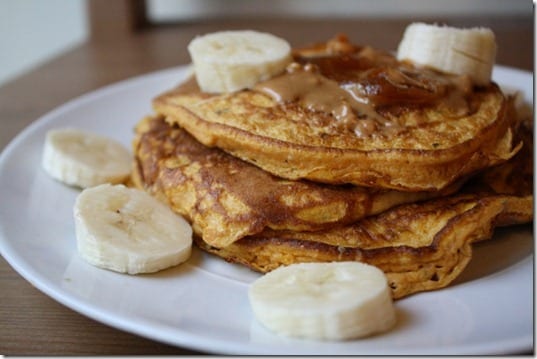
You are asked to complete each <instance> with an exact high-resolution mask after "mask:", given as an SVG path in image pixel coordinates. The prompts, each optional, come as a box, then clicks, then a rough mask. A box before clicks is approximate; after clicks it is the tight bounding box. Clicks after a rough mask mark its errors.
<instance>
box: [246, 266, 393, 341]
mask: <svg viewBox="0 0 537 359" xmlns="http://www.w3.org/2000/svg"><path fill="white" fill-rule="evenodd" d="M387 283H388V282H387V279H386V276H385V274H384V273H383V272H382V271H381V270H380V269H378V268H377V267H374V266H371V265H368V264H364V263H359V262H332V263H299V264H292V265H289V266H286V267H280V268H278V269H276V270H274V271H272V272H269V273H267V274H265V275H264V276H263V277H261V278H259V279H257V280H256V281H254V282H253V283H252V285H251V286H250V288H249V292H248V295H249V300H250V304H251V307H252V311H253V312H254V315H255V317H256V318H257V320H258V321H259V322H260V323H261V324H263V325H264V326H265V327H267V328H268V329H270V330H272V331H274V332H276V333H279V334H282V335H285V336H292V337H301V338H307V339H315V340H347V339H353V338H359V337H364V336H368V335H371V334H374V333H379V332H383V331H386V330H388V329H390V328H391V327H392V326H393V325H394V324H395V321H396V315H395V309H394V305H393V300H392V297H391V292H390V290H389V288H388V284H387Z"/></svg>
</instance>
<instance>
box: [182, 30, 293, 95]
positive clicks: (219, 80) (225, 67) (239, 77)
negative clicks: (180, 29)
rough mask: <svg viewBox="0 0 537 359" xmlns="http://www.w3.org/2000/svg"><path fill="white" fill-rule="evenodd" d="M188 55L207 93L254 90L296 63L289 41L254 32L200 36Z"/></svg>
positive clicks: (199, 82) (226, 32)
mask: <svg viewBox="0 0 537 359" xmlns="http://www.w3.org/2000/svg"><path fill="white" fill-rule="evenodd" d="M188 51H189V53H190V57H191V58H192V62H193V64H194V70H195V74H196V80H197V82H198V85H199V87H200V88H201V89H202V90H203V91H204V92H207V93H222V92H233V91H238V90H242V89H245V88H250V87H252V86H253V85H255V84H256V83H257V82H259V81H262V80H267V79H269V78H270V77H272V76H274V75H277V74H279V73H280V72H282V71H283V70H284V69H285V67H286V66H287V65H288V64H289V63H290V62H291V61H292V57H291V46H290V45H289V43H288V42H287V41H286V40H284V39H281V38H279V37H277V36H274V35H272V34H268V33H262V32H257V31H252V30H241V31H220V32H215V33H211V34H207V35H204V36H199V37H196V38H195V39H194V40H192V41H191V42H190V44H189V45H188Z"/></svg>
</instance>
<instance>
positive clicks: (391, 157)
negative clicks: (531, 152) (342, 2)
mask: <svg viewBox="0 0 537 359" xmlns="http://www.w3.org/2000/svg"><path fill="white" fill-rule="evenodd" d="M295 61H296V64H295V65H294V67H290V69H289V70H288V72H287V73H285V74H282V75H281V76H280V77H277V78H273V79H271V80H268V81H267V82H262V83H260V84H258V85H257V86H256V88H254V89H249V90H243V91H239V92H234V93H228V94H221V95H207V94H205V93H202V92H200V91H199V90H196V86H193V84H192V83H191V82H190V83H189V84H188V85H185V86H182V87H179V88H178V89H174V90H171V91H169V92H166V93H164V94H162V95H160V96H158V97H157V98H156V99H155V100H154V101H153V107H154V109H155V110H156V112H157V113H160V114H163V115H165V116H167V120H168V121H170V123H176V124H179V125H180V126H181V127H183V128H184V129H185V130H186V131H187V132H189V133H190V134H191V135H192V136H193V137H195V138H196V139H197V140H198V141H199V142H201V143H203V144H204V145H206V146H211V147H219V148H221V149H223V150H224V151H226V152H228V153H230V154H232V155H233V156H236V157H238V158H241V159H243V160H245V161H248V162H250V163H252V164H254V165H256V166H258V167H260V168H262V169H264V170H265V171H268V172H270V173H272V174H274V175H277V176H280V177H282V178H287V179H291V180H295V179H308V180H312V181H318V182H324V183H331V184H342V183H352V184H355V185H359V186H367V187H376V188H391V189H397V190H401V191H424V190H439V189H442V188H445V187H446V186H448V185H450V184H452V183H454V182H456V181H457V180H459V179H460V178H464V177H466V176H468V175H470V174H473V173H476V172H478V171H480V170H482V169H485V168H487V167H490V166H493V165H496V164H499V163H502V162H504V161H506V160H508V159H509V158H511V157H512V156H513V155H514V154H515V153H516V152H517V150H518V149H519V148H520V147H519V143H517V142H515V141H513V134H514V132H515V131H516V127H517V125H518V123H517V119H516V116H513V115H512V103H511V101H509V100H508V99H506V98H505V97H504V95H503V94H502V92H501V91H500V89H499V88H498V86H497V85H496V84H494V83H491V84H490V85H489V86H487V87H472V86H471V84H469V83H468V82H467V81H465V78H462V77H453V76H450V75H444V74H440V73H436V72H434V71H432V70H428V69H423V68H416V67H414V66H413V65H411V64H408V63H401V62H398V61H396V60H395V59H394V58H393V56H391V55H389V54H386V53H383V52H380V51H376V50H373V49H371V48H369V47H360V46H355V45H352V44H349V43H348V42H347V41H346V40H345V39H344V38H341V37H340V38H336V39H334V40H332V41H331V42H329V43H328V44H327V45H326V46H324V47H323V46H317V47H313V48H309V49H302V50H297V51H296V52H295ZM308 66H309V67H308ZM312 69H313V70H312ZM290 79H292V81H291V80H290ZM306 80H307V81H309V80H312V81H313V80H315V81H316V82H315V81H313V82H315V83H318V85H308V86H306V85H304V83H307V81H306ZM293 81H294V82H293ZM290 83H293V84H295V83H298V84H302V85H301V86H298V87H300V90H297V91H296V93H295V92H292V91H291V92H289V91H288V92H285V90H284V89H289V88H290V87H289V86H287V85H289V84H290ZM194 85H195V84H194ZM334 86H335V87H334ZM267 89H268V90H267ZM271 89H277V90H278V91H279V92H278V91H276V92H277V93H278V94H280V95H281V94H282V93H283V95H282V96H283V97H282V98H284V99H286V100H285V101H284V100H281V99H278V97H277V96H276V97H275V96H273V95H271V93H273V92H274V91H272V92H271V91H269V90H271ZM343 89H345V90H343ZM312 94H313V95H312ZM289 99H294V100H289ZM342 113H343V114H344V115H342Z"/></svg>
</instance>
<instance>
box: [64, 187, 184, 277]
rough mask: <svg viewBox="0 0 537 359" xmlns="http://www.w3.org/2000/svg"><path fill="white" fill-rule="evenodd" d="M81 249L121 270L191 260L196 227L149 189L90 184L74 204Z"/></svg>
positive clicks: (87, 255)
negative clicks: (94, 185)
mask: <svg viewBox="0 0 537 359" xmlns="http://www.w3.org/2000/svg"><path fill="white" fill-rule="evenodd" d="M74 218H75V229H76V238H77V246H78V252H79V254H80V256H81V257H82V258H83V259H84V260H86V261H87V262H88V263H90V264H92V265H94V266H97V267H100V268H104V269H109V270H113V271H116V272H120V273H129V274H138V273H152V272H156V271H159V270H162V269H166V268H168V267H171V266H175V265H178V264H180V263H182V262H184V261H186V260H187V259H188V258H189V257H190V254H191V248H192V229H191V227H190V225H189V224H188V223H187V222H186V221H185V220H184V219H183V218H182V217H180V216H178V215H177V214H175V213H174V212H173V211H172V210H171V209H170V208H169V207H167V206H166V205H165V204H163V203H160V202H159V201H158V200H157V199H155V198H154V197H151V196H150V195H149V194H147V193H145V192H143V191H140V190H137V189H133V188H127V187H125V186H123V185H110V184H103V185H100V186H96V187H92V188H88V189H85V190H84V191H82V192H81V193H80V195H79V196H78V197H77V200H76V203H75V207H74Z"/></svg>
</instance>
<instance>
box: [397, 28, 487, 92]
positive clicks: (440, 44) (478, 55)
mask: <svg viewBox="0 0 537 359" xmlns="http://www.w3.org/2000/svg"><path fill="white" fill-rule="evenodd" d="M496 48H497V46H496V40H495V37H494V33H493V32H492V31H491V30H490V29H487V28H470V29H459V28H454V27H449V26H437V25H431V24H424V23H413V24H411V25H409V26H408V27H407V28H406V30H405V33H404V34H403V39H402V40H401V42H400V43H399V48H398V50H397V59H398V60H410V61H412V62H414V63H416V64H419V65H425V66H429V67H431V68H434V69H436V70H439V71H443V72H446V73H450V74H455V75H468V76H469V77H470V79H472V81H473V82H474V83H475V84H476V85H483V86H486V85H488V84H489V83H490V79H491V76H492V68H493V67H494V62H495V60H496Z"/></svg>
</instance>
